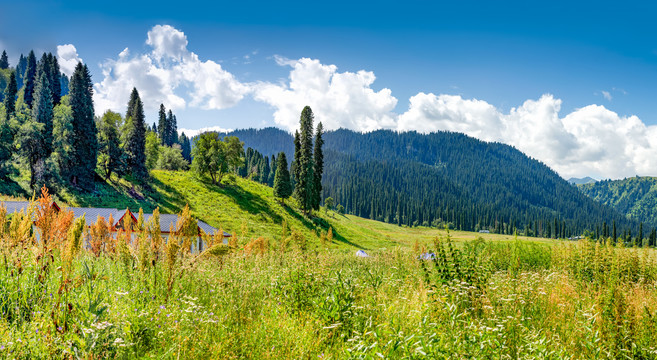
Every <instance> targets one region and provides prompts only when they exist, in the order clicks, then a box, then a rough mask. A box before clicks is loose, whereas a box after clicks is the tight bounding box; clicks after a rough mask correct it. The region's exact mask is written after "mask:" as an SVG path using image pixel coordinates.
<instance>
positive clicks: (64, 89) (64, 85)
mask: <svg viewBox="0 0 657 360" xmlns="http://www.w3.org/2000/svg"><path fill="white" fill-rule="evenodd" d="M59 84H60V89H61V90H60V91H59V94H60V101H61V98H62V97H64V96H66V95H68V76H66V74H64V73H62V74H61V76H60V77H59Z"/></svg>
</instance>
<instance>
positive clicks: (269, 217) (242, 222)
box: [19, 170, 550, 249]
mask: <svg viewBox="0 0 657 360" xmlns="http://www.w3.org/2000/svg"><path fill="white" fill-rule="evenodd" d="M151 175H152V181H151V184H152V185H151V188H150V189H140V188H136V189H134V190H135V192H136V193H138V194H139V195H140V196H142V197H143V200H136V199H135V198H133V197H131V196H130V195H129V192H130V190H131V188H132V185H130V183H128V182H127V181H125V180H122V179H121V180H119V179H114V181H113V182H112V183H104V184H98V185H97V187H96V192H95V193H92V194H83V193H71V192H68V191H62V192H60V193H59V194H58V198H59V201H61V202H64V203H67V204H69V205H70V206H88V207H113V208H119V209H125V208H130V209H131V210H132V211H135V212H136V211H138V210H139V208H140V207H142V208H143V209H144V211H146V212H151V211H152V210H153V209H155V208H156V207H159V208H160V211H161V212H162V213H177V212H179V211H180V210H181V209H182V208H183V207H184V206H185V205H186V204H189V206H190V209H191V211H192V214H193V215H194V216H196V217H197V218H199V219H201V220H203V221H205V222H207V223H208V224H210V225H212V226H215V227H217V228H223V229H224V230H225V231H228V232H230V233H237V234H238V235H241V234H242V231H243V228H246V229H247V231H246V234H245V235H246V237H247V238H256V237H259V236H263V237H265V238H268V239H269V240H270V241H278V240H279V239H280V237H281V236H280V235H281V230H282V227H281V224H282V223H283V221H286V222H287V223H288V225H289V227H290V228H292V229H295V230H298V231H300V232H302V233H303V234H304V235H305V236H306V238H307V239H309V240H310V244H311V247H314V246H319V244H320V242H319V238H318V237H317V235H316V234H317V232H326V231H327V230H328V228H329V226H330V227H331V228H332V229H333V235H334V236H333V243H332V244H331V245H330V247H332V248H342V249H347V248H351V249H353V248H362V249H384V248H390V247H395V246H412V245H413V244H415V242H419V243H420V244H427V243H428V242H429V241H431V240H432V239H433V238H434V237H436V236H438V235H444V233H445V231H444V230H438V229H433V228H422V227H420V228H406V227H399V226H396V225H392V224H386V223H382V222H378V221H374V220H368V219H363V218H359V217H357V216H353V215H346V216H342V215H339V214H336V213H333V212H329V213H328V214H327V213H326V212H325V211H324V210H322V211H321V212H319V213H316V214H315V215H316V217H315V218H314V219H312V220H311V219H309V218H307V217H304V216H302V214H301V212H300V211H299V210H298V209H297V207H296V205H295V203H294V201H293V200H288V202H287V204H286V205H285V206H283V205H282V204H280V203H279V202H278V201H277V200H276V199H275V198H274V196H273V190H272V189H271V188H270V187H267V186H264V185H262V184H259V183H256V182H253V181H250V180H247V179H242V178H239V177H237V178H236V179H235V182H234V183H230V184H226V183H224V185H223V186H221V187H220V186H215V185H212V184H210V183H208V182H205V181H200V180H199V179H197V178H196V177H195V176H194V175H193V174H192V173H190V172H181V171H160V170H156V171H153V172H152V173H151ZM19 183H20V182H19ZM451 235H452V237H453V239H454V240H457V241H459V240H471V239H475V238H476V237H479V236H482V237H484V238H486V239H496V240H511V239H513V236H509V235H496V234H478V233H471V232H462V231H452V232H451ZM531 239H532V240H535V241H550V240H537V239H535V238H531Z"/></svg>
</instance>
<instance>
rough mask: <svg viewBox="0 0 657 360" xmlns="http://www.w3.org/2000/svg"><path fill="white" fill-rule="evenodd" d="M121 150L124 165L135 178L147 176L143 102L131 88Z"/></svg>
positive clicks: (143, 178)
mask: <svg viewBox="0 0 657 360" xmlns="http://www.w3.org/2000/svg"><path fill="white" fill-rule="evenodd" d="M122 141H123V151H124V152H125V156H126V167H127V170H128V172H129V173H130V174H132V175H133V177H134V178H136V179H142V180H145V179H147V178H148V168H147V167H146V123H145V119H144V104H143V103H142V101H141V99H140V98H139V92H138V91H137V89H135V88H133V89H132V93H131V94H130V100H129V101H128V111H127V113H126V116H125V124H124V125H123V133H122Z"/></svg>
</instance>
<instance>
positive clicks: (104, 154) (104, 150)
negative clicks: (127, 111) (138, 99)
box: [97, 110, 124, 180]
mask: <svg viewBox="0 0 657 360" xmlns="http://www.w3.org/2000/svg"><path fill="white" fill-rule="evenodd" d="M122 122H123V119H121V114H119V113H115V112H113V111H110V110H107V111H106V112H105V113H104V114H103V117H101V118H100V120H99V122H98V162H97V168H98V169H99V170H100V173H101V174H102V176H104V177H105V179H106V180H109V179H110V178H111V176H112V173H117V172H120V171H121V170H122V169H123V166H124V165H123V162H124V161H123V149H121V139H120V135H119V124H121V123H122Z"/></svg>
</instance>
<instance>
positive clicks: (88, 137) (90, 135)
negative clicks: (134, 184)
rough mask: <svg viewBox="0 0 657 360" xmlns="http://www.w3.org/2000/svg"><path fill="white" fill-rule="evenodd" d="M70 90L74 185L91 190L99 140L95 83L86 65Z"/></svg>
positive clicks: (74, 77)
mask: <svg viewBox="0 0 657 360" xmlns="http://www.w3.org/2000/svg"><path fill="white" fill-rule="evenodd" d="M69 87H70V91H69V93H70V106H71V112H72V115H73V118H72V125H73V153H72V167H71V174H70V176H71V181H72V182H73V184H74V185H78V186H80V187H82V188H85V189H91V188H93V185H94V174H95V171H94V170H95V169H96V161H97V153H98V138H97V130H96V122H95V121H94V104H93V83H92V82H91V75H90V73H89V68H88V67H87V66H86V65H82V63H78V64H77V66H76V67H75V71H74V72H73V75H72V76H71V82H70V83H69Z"/></svg>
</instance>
